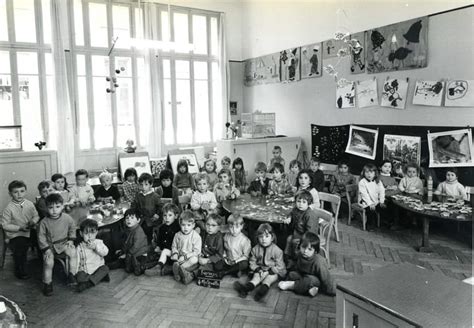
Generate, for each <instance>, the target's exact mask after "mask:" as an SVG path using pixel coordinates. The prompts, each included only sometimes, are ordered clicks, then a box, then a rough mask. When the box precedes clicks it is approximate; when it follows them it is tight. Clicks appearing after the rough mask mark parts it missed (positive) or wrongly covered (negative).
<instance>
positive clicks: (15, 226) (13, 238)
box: [0, 180, 39, 279]
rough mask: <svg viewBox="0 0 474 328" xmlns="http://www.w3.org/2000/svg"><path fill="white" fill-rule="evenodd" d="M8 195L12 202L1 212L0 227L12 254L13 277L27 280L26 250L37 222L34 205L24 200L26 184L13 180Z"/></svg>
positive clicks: (37, 217) (28, 276)
mask: <svg viewBox="0 0 474 328" xmlns="http://www.w3.org/2000/svg"><path fill="white" fill-rule="evenodd" d="M8 193H9V194H10V197H11V198H12V200H11V201H10V202H9V203H8V205H7V206H6V207H5V209H4V210H3V215H2V217H1V220H0V226H2V228H3V230H4V231H5V235H6V240H7V241H9V243H8V245H9V246H10V249H11V250H12V252H13V267H14V274H15V277H17V278H18V279H28V278H30V275H29V274H28V270H27V268H26V264H27V255H28V248H29V246H30V230H31V229H32V228H34V227H35V225H36V224H37V223H38V221H39V216H38V212H37V211H36V208H35V205H33V203H32V202H31V201H29V200H28V199H25V194H26V184H25V183H24V182H23V181H19V180H14V181H12V182H10V184H9V185H8Z"/></svg>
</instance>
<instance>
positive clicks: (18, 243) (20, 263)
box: [9, 237, 31, 274]
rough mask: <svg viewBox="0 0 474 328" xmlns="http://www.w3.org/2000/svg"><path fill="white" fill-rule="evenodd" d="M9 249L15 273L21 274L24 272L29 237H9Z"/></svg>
mask: <svg viewBox="0 0 474 328" xmlns="http://www.w3.org/2000/svg"><path fill="white" fill-rule="evenodd" d="M9 245H10V249H11V250H12V252H13V264H14V269H15V274H23V273H25V272H26V261H27V254H28V248H29V247H30V245H31V243H30V238H28V237H15V238H12V239H10V242H9Z"/></svg>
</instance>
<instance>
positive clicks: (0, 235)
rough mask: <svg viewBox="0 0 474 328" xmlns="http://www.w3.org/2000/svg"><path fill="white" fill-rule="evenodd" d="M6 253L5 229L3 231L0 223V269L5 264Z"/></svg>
mask: <svg viewBox="0 0 474 328" xmlns="http://www.w3.org/2000/svg"><path fill="white" fill-rule="evenodd" d="M6 254H7V241H6V236H5V231H3V228H2V225H1V224H0V269H3V266H4V265H5V257H6Z"/></svg>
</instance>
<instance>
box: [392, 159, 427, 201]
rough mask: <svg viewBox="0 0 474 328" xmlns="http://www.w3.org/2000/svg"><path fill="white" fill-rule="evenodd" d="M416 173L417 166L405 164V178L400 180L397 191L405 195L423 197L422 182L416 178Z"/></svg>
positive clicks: (417, 170)
mask: <svg viewBox="0 0 474 328" xmlns="http://www.w3.org/2000/svg"><path fill="white" fill-rule="evenodd" d="M418 172H419V169H418V165H416V164H414V163H409V164H407V166H406V173H405V176H404V177H403V178H402V179H401V180H400V183H399V184H398V189H399V190H400V191H401V192H406V193H407V194H420V195H423V182H421V179H420V178H419V177H418Z"/></svg>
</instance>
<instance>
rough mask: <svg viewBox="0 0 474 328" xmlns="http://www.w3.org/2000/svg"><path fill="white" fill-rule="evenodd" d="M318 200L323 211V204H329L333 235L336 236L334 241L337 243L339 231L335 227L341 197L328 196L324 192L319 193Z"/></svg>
mask: <svg viewBox="0 0 474 328" xmlns="http://www.w3.org/2000/svg"><path fill="white" fill-rule="evenodd" d="M319 200H320V201H321V208H323V209H324V203H325V202H327V203H330V204H331V209H332V210H333V212H334V213H333V216H334V224H333V228H334V234H335V235H336V241H337V242H339V229H338V227H337V221H338V217H339V208H340V207H341V197H339V196H338V195H334V194H328V193H325V192H320V193H319Z"/></svg>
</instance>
